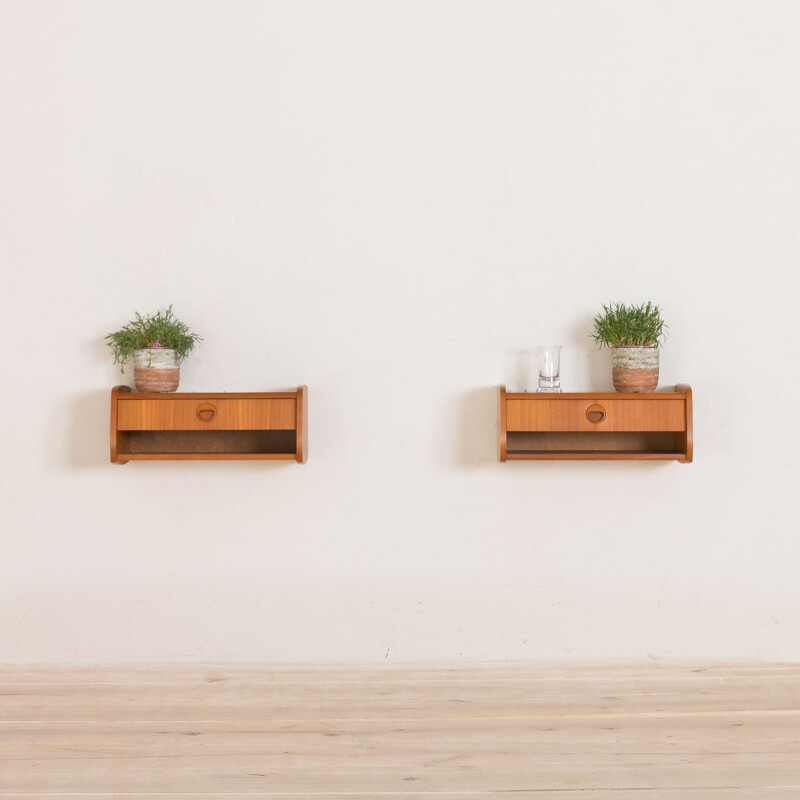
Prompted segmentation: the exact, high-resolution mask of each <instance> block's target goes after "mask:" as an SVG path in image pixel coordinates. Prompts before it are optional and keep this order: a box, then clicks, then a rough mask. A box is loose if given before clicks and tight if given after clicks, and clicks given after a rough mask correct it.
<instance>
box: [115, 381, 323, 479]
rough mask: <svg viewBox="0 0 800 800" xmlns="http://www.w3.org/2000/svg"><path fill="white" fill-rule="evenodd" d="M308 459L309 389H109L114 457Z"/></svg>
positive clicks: (120, 461) (119, 459)
mask: <svg viewBox="0 0 800 800" xmlns="http://www.w3.org/2000/svg"><path fill="white" fill-rule="evenodd" d="M307 457H308V389H307V387H305V386H300V387H298V389H297V391H296V392H263V393H262V392H245V393H234V392H221V393H219V392H218V393H211V394H182V393H175V394H161V393H154V392H143V393H137V392H132V391H131V390H130V387H128V386H116V387H114V389H113V390H112V391H111V461H112V462H113V463H115V464H125V463H127V462H128V461H152V460H162V459H163V460H177V459H179V460H187V461H188V460H201V459H202V460H221V459H225V460H237V461H244V460H248V461H254V460H263V461H297V462H298V463H301V464H303V463H305V461H306V459H307Z"/></svg>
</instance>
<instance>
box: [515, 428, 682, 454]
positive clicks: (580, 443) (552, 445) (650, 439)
mask: <svg viewBox="0 0 800 800" xmlns="http://www.w3.org/2000/svg"><path fill="white" fill-rule="evenodd" d="M506 458H507V460H508V461H544V460H551V461H555V460H559V461H567V460H569V461H576V460H577V461H588V460H604V461H623V460H624V461H633V460H635V461H685V460H686V450H685V434H684V433H681V432H677V433H672V432H668V433H665V432H655V431H653V432H650V431H637V432H625V433H583V432H574V433H573V432H550V431H548V432H546V433H528V432H520V431H509V432H508V434H507V441H506Z"/></svg>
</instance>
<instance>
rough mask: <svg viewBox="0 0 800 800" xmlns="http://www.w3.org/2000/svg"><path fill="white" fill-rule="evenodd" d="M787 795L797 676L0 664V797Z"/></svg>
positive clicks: (660, 670)
mask: <svg viewBox="0 0 800 800" xmlns="http://www.w3.org/2000/svg"><path fill="white" fill-rule="evenodd" d="M512 796H513V797H514V798H515V799H516V800H570V798H572V800H577V798H579V797H580V798H588V799H589V800H612V798H613V800H623V798H630V799H632V800H695V798H696V799H697V800H704V799H706V798H707V800H745V798H746V799H747V800H800V664H725V663H721V664H684V663H678V664H662V663H660V662H653V663H647V664H624V665H614V664H574V663H570V664H546V665H524V664H514V665H503V666H458V667H454V666H444V667H413V668H412V667H386V668H373V667H353V668H343V667H332V668H270V667H252V666H248V667H227V666H226V667H222V666H209V667H196V666H191V667H188V666H187V667H141V668H132V667H124V668H113V667H108V668H98V667H92V668H83V667H69V668H63V667H61V668H57V667H0V798H20V800H21V799H22V798H27V799H28V800H44V798H50V799H52V798H58V800H78V799H79V798H80V799H81V800H87V798H92V797H94V798H109V800H111V799H112V798H120V799H121V798H132V799H133V798H135V799H136V800H156V798H164V800H184V798H197V800H223V799H225V800H233V799H234V798H251V799H254V800H258V798H262V799H263V800H267V798H269V799H270V800H275V799H276V798H282V797H285V798H292V799H293V800H310V798H317V797H320V798H324V797H330V798H336V799H337V800H347V798H352V800H364V799H365V798H371V797H375V798H388V800H435V798H441V799H442V800H454V799H455V798H463V799H464V800H489V799H490V798H493V797H494V798H502V797H505V798H510V797H512Z"/></svg>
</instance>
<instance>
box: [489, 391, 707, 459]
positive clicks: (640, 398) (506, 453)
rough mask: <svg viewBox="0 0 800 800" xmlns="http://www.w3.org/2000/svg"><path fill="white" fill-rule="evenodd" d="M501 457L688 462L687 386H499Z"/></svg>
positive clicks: (689, 404)
mask: <svg viewBox="0 0 800 800" xmlns="http://www.w3.org/2000/svg"><path fill="white" fill-rule="evenodd" d="M497 430H498V445H499V457H500V461H537V460H555V461H561V460H589V459H603V460H615V461H623V460H648V461H651V460H663V461H681V462H684V463H688V462H690V461H691V460H692V390H691V388H690V387H689V386H687V385H686V384H680V385H678V386H676V387H675V390H674V391H672V392H651V393H626V392H600V393H577V392H567V393H563V394H549V393H542V394H538V393H531V394H528V393H511V392H507V391H506V388H505V386H501V387H500V389H499V411H498V425H497Z"/></svg>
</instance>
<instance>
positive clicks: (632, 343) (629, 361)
mask: <svg viewBox="0 0 800 800" xmlns="http://www.w3.org/2000/svg"><path fill="white" fill-rule="evenodd" d="M664 327H665V326H664V320H663V319H661V309H659V307H658V306H656V305H653V304H652V303H651V302H649V301H648V302H647V303H642V305H639V306H626V305H625V304H624V303H613V304H612V305H609V306H607V305H606V304H605V303H604V304H603V313H602V314H598V315H597V316H596V317H595V318H594V333H593V334H592V338H593V339H594V340H595V342H596V343H597V344H598V345H599V346H600V347H603V346H604V345H605V346H607V347H610V348H611V377H612V380H613V382H614V388H615V389H616V390H617V391H618V392H654V391H655V390H656V387H657V386H658V348H659V347H660V346H661V344H662V340H663V339H664V332H663V329H664Z"/></svg>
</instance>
